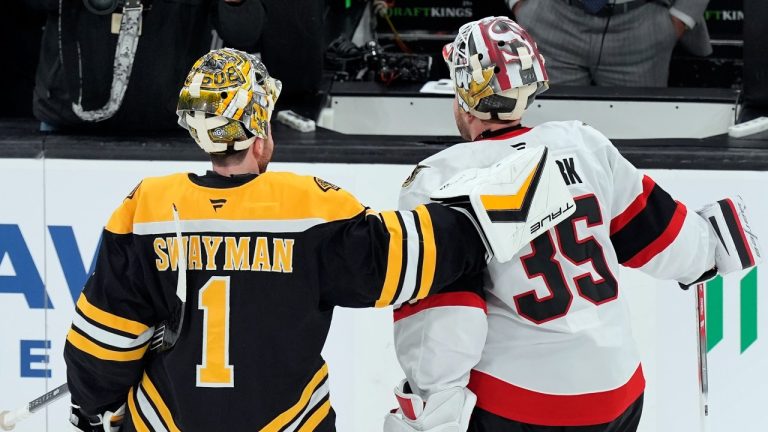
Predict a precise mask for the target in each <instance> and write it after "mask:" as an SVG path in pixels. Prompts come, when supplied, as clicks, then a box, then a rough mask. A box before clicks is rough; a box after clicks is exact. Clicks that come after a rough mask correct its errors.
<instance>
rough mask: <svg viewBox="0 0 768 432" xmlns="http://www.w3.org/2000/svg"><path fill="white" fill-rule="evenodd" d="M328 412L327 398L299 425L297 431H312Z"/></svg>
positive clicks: (329, 407) (328, 403) (329, 402)
mask: <svg viewBox="0 0 768 432" xmlns="http://www.w3.org/2000/svg"><path fill="white" fill-rule="evenodd" d="M329 412H331V401H330V400H327V401H325V403H324V404H322V405H321V406H320V408H318V409H317V411H315V412H313V413H312V415H311V416H310V417H309V419H307V422H306V423H304V424H303V425H302V426H301V428H300V429H299V432H312V431H313V430H315V428H316V427H317V425H319V424H320V422H321V421H323V419H324V418H326V417H328V413H329Z"/></svg>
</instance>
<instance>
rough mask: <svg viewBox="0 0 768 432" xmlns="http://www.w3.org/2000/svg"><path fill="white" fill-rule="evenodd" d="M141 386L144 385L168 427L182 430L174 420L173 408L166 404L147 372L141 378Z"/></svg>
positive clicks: (171, 429) (175, 430)
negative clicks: (170, 408)
mask: <svg viewBox="0 0 768 432" xmlns="http://www.w3.org/2000/svg"><path fill="white" fill-rule="evenodd" d="M141 386H142V387H144V390H145V391H146V392H147V396H149V399H150V400H151V401H152V403H153V404H154V405H155V407H156V408H157V412H158V413H159V414H160V416H161V417H162V418H163V422H165V424H166V425H168V429H170V431H171V432H181V431H180V430H179V427H178V426H176V423H175V422H174V421H173V416H172V415H171V410H169V409H168V405H166V404H165V401H164V400H163V398H162V397H161V396H160V393H159V392H158V391H157V388H155V385H154V384H153V383H152V380H150V379H149V375H147V374H146V372H145V373H144V376H143V377H142V378H141Z"/></svg>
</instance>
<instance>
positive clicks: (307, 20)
mask: <svg viewBox="0 0 768 432" xmlns="http://www.w3.org/2000/svg"><path fill="white" fill-rule="evenodd" d="M246 1H252V0H246ZM260 1H261V3H262V5H263V8H264V11H265V13H266V15H265V17H264V25H263V27H262V30H261V38H260V40H259V42H258V43H257V44H256V45H255V46H249V47H248V48H249V49H247V50H246V51H249V52H258V53H261V58H262V59H263V60H264V63H266V64H268V65H269V73H270V74H271V75H272V76H274V77H276V78H278V79H279V80H280V81H281V82H282V83H283V91H282V93H280V99H279V100H278V102H277V107H276V110H277V111H279V110H282V109H293V110H295V111H297V112H300V113H301V114H304V115H306V116H309V117H315V116H316V114H317V112H319V110H320V105H321V104H322V100H321V98H318V97H315V96H316V95H317V92H318V90H320V83H321V79H322V72H323V54H324V50H325V38H324V36H325V34H324V28H323V25H324V19H323V14H324V12H325V6H326V2H325V1H323V0H260ZM330 1H339V2H342V1H343V0H330ZM225 40H226V38H225ZM190 64H191V63H190Z"/></svg>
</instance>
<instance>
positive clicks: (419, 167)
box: [403, 165, 429, 188]
mask: <svg viewBox="0 0 768 432" xmlns="http://www.w3.org/2000/svg"><path fill="white" fill-rule="evenodd" d="M424 168H429V167H428V166H426V165H416V168H414V169H413V171H412V172H411V175H409V176H408V178H407V179H405V181H404V182H403V187H404V188H406V187H408V186H410V185H411V183H413V181H414V180H416V176H417V175H419V171H421V170H423V169H424Z"/></svg>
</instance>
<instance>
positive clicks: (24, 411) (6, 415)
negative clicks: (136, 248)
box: [0, 204, 187, 431]
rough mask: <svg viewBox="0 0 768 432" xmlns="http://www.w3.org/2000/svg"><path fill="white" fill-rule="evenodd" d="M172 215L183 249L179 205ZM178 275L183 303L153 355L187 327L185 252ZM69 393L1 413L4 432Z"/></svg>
mask: <svg viewBox="0 0 768 432" xmlns="http://www.w3.org/2000/svg"><path fill="white" fill-rule="evenodd" d="M171 210H172V212H173V219H174V222H175V223H176V241H177V242H178V247H179V248H180V249H181V248H183V246H182V241H181V222H180V220H179V213H178V210H177V209H176V204H173V208H172V209H171ZM178 266H179V269H178V271H179V275H178V279H177V281H176V296H177V297H178V298H179V300H181V306H180V307H179V310H178V313H176V314H173V315H174V317H175V318H172V319H168V320H165V321H163V322H161V323H160V324H158V325H157V327H156V328H155V330H154V332H153V333H152V337H151V338H150V342H149V351H150V352H155V353H159V352H163V351H168V350H169V349H171V348H173V346H174V345H176V341H177V340H178V339H179V333H180V332H181V327H182V326H183V325H184V310H185V309H186V307H185V306H186V298H187V274H186V271H187V257H186V256H185V254H184V253H180V254H179V264H178ZM68 393H69V387H68V386H67V384H62V385H60V386H58V387H56V388H55V389H53V390H51V391H49V392H48V393H46V394H44V395H42V396H40V397H39V398H37V399H35V400H33V401H32V402H30V403H29V404H27V405H26V406H24V407H22V408H19V409H16V410H14V411H2V412H0V428H2V429H3V430H7V431H9V430H12V429H13V428H14V427H15V426H16V423H18V422H20V421H22V420H24V419H25V418H27V417H29V416H30V415H31V414H32V413H35V412H37V411H39V410H40V409H42V408H45V407H46V406H47V405H48V404H50V403H51V402H53V401H55V400H57V399H59V398H61V397H62V396H65V395H67V394H68Z"/></svg>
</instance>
